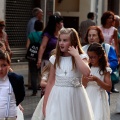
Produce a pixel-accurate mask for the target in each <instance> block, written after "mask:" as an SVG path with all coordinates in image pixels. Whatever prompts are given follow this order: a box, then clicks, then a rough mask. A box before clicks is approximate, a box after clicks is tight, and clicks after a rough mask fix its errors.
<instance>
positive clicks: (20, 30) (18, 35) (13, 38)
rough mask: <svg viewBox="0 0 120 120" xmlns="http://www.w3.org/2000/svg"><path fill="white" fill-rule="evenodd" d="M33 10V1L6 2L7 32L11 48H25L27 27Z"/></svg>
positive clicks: (11, 0) (9, 0)
mask: <svg viewBox="0 0 120 120" xmlns="http://www.w3.org/2000/svg"><path fill="white" fill-rule="evenodd" d="M32 9H33V0H6V16H5V18H6V32H7V34H8V40H9V44H10V47H11V48H18V47H19V48H21V47H25V43H26V26H27V22H28V20H29V19H30V18H31V16H32V13H31V11H32Z"/></svg>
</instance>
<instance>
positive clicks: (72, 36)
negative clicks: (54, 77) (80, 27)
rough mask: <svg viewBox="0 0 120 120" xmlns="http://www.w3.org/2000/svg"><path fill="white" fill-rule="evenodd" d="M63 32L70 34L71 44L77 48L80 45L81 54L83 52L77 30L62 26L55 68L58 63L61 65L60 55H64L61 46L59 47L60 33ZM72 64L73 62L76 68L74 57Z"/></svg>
mask: <svg viewBox="0 0 120 120" xmlns="http://www.w3.org/2000/svg"><path fill="white" fill-rule="evenodd" d="M62 34H69V36H70V41H71V45H72V46H74V47H75V48H76V47H78V52H79V54H82V53H83V50H82V46H81V43H80V39H79V36H78V33H77V31H76V30H75V29H74V28H62V29H61V30H60V33H59V37H58V42H57V46H56V59H55V64H54V66H55V68H56V65H58V66H59V67H60V56H62V55H63V52H61V51H60V47H59V39H60V35H62ZM72 64H73V68H74V67H75V59H74V57H72Z"/></svg>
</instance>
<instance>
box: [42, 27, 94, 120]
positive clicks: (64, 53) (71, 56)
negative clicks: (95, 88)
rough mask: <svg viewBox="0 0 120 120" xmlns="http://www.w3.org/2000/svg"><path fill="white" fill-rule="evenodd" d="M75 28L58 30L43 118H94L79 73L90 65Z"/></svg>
mask: <svg viewBox="0 0 120 120" xmlns="http://www.w3.org/2000/svg"><path fill="white" fill-rule="evenodd" d="M79 41H80V40H79V37H78V34H77V32H76V30H75V29H73V28H67V29H65V28H63V29H61V30H60V35H59V38H58V43H57V46H56V54H55V55H53V56H51V57H50V62H51V66H50V73H49V78H48V83H47V87H46V91H45V97H44V102H43V114H44V115H45V120H94V115H93V111H92V107H91V104H90V101H89V99H88V96H87V93H86V90H85V89H84V87H83V85H82V83H81V77H82V74H83V75H84V76H86V77H87V76H89V74H90V68H89V66H88V64H87V59H86V55H85V54H83V51H82V49H81V45H80V42H79Z"/></svg>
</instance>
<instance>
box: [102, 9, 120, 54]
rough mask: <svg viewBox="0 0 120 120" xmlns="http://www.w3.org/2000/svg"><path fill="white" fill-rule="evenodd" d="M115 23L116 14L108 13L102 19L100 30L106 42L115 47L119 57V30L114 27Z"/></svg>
mask: <svg viewBox="0 0 120 120" xmlns="http://www.w3.org/2000/svg"><path fill="white" fill-rule="evenodd" d="M114 23H115V14H114V13H113V12H111V11H106V12H104V13H103V15H102V17H101V24H102V26H100V29H101V30H102V33H103V36H104V42H105V43H108V44H110V45H112V46H114V48H115V51H116V53H117V56H118V55H119V50H118V34H117V29H116V28H115V27H114V26H113V25H114Z"/></svg>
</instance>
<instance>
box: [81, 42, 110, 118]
mask: <svg viewBox="0 0 120 120" xmlns="http://www.w3.org/2000/svg"><path fill="white" fill-rule="evenodd" d="M87 53H88V56H89V62H90V63H89V65H90V68H91V75H90V76H89V77H83V81H82V82H83V85H84V86H85V87H86V91H87V94H88V96H89V99H90V102H91V105H92V109H93V112H94V117H95V120H110V109H109V103H108V94H107V92H106V91H110V90H111V86H112V85H111V79H110V73H111V72H112V70H111V68H110V67H107V59H106V55H105V52H104V49H103V48H102V46H101V45H100V44H99V43H92V44H91V45H90V46H89V48H88V50H87Z"/></svg>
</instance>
